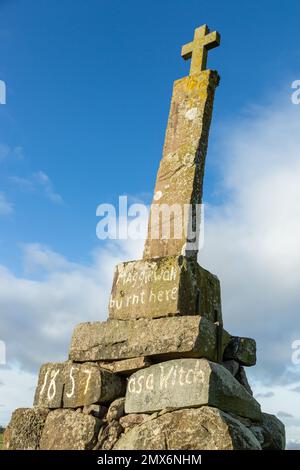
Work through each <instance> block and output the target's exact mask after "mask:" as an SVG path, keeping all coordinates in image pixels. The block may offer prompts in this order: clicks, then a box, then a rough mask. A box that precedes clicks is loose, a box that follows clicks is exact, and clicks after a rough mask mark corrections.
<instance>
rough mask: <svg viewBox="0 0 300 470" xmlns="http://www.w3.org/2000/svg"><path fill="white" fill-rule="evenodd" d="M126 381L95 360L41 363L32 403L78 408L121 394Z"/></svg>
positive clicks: (107, 400) (104, 401) (51, 406)
mask: <svg viewBox="0 0 300 470" xmlns="http://www.w3.org/2000/svg"><path fill="white" fill-rule="evenodd" d="M124 393H125V382H124V381H123V380H122V378H120V377H118V376H116V375H114V374H113V373H112V372H110V371H107V370H104V369H101V368H100V367H99V366H98V365H97V364H94V363H85V364H74V363H71V362H64V363H54V364H51V363H50V364H45V365H44V366H42V367H41V370H40V375H39V381H38V386H37V390H36V394H35V400H34V404H35V406H48V408H78V407H81V406H85V405H91V404H94V403H106V402H109V401H111V400H114V399H115V398H117V397H120V396H122V395H124Z"/></svg>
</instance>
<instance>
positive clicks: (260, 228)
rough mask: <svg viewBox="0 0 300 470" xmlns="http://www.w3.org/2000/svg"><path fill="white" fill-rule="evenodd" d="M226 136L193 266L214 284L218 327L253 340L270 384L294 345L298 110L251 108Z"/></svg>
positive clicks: (297, 332)
mask: <svg viewBox="0 0 300 470" xmlns="http://www.w3.org/2000/svg"><path fill="white" fill-rule="evenodd" d="M225 131H226V132H225V134H226V135H222V136H220V137H219V140H218V145H219V148H220V149H222V150H223V151H224V153H223V154H222V155H221V156H220V161H222V168H221V182H222V183H221V184H222V191H223V192H224V195H225V196H226V202H225V203H224V204H222V205H220V206H216V207H208V208H207V209H206V217H207V218H206V226H205V244H204V249H203V251H202V252H201V253H200V256H199V261H200V263H203V264H204V265H206V266H207V267H208V269H210V270H212V271H214V272H215V273H216V274H217V275H218V276H219V277H220V279H221V285H222V291H223V316H224V323H225V327H227V328H228V329H229V330H230V331H231V332H233V333H235V334H239V335H249V336H252V337H254V338H256V339H257V341H258V360H259V368H258V370H259V371H260V372H261V373H262V376H263V377H264V379H268V378H270V379H272V380H273V379H274V374H276V376H277V377H278V376H279V375H280V374H281V373H283V371H284V370H285V369H286V368H287V367H289V366H291V367H292V363H291V356H292V348H291V344H292V341H293V340H295V339H300V321H299V309H300V297H299V291H300V276H299V272H300V243H299V239H300V205H299V201H300V184H299V181H300V153H299V134H300V106H294V105H292V104H290V102H289V100H287V103H286V105H284V103H282V102H280V103H278V104H275V105H273V106H270V107H269V108H266V109H262V108H260V109H255V110H252V112H251V113H250V114H248V115H247V116H246V117H244V118H243V119H242V118H239V119H238V120H237V121H235V122H234V123H232V124H231V126H229V127H228V128H226V130H225ZM298 373H299V370H298Z"/></svg>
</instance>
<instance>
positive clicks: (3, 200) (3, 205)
mask: <svg viewBox="0 0 300 470" xmlns="http://www.w3.org/2000/svg"><path fill="white" fill-rule="evenodd" d="M13 212H14V206H13V204H12V203H11V202H10V201H9V200H8V199H7V197H6V196H5V194H4V193H0V216H1V215H10V214H12V213H13Z"/></svg>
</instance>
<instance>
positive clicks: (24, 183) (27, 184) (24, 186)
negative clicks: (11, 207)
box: [9, 176, 34, 191]
mask: <svg viewBox="0 0 300 470" xmlns="http://www.w3.org/2000/svg"><path fill="white" fill-rule="evenodd" d="M9 181H10V182H11V183H12V184H14V185H15V186H17V187H18V188H19V189H21V190H22V191H34V183H33V181H31V180H30V179H29V178H23V177H21V176H10V177H9Z"/></svg>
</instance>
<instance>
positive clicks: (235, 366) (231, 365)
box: [222, 359, 240, 377]
mask: <svg viewBox="0 0 300 470" xmlns="http://www.w3.org/2000/svg"><path fill="white" fill-rule="evenodd" d="M222 366H224V367H225V368H226V369H227V370H229V372H230V373H231V374H232V375H233V377H235V376H236V374H237V373H238V371H239V368H240V364H239V363H238V362H237V361H235V360H233V359H231V360H230V361H224V362H222Z"/></svg>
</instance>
